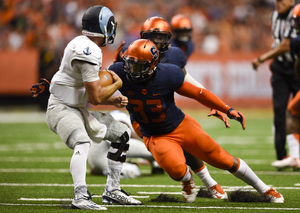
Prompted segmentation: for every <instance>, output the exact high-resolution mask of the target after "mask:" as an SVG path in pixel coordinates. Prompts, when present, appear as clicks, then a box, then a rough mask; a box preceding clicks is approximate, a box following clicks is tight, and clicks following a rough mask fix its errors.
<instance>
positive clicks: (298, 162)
mask: <svg viewBox="0 0 300 213" xmlns="http://www.w3.org/2000/svg"><path fill="white" fill-rule="evenodd" d="M271 165H272V166H274V167H276V168H278V169H283V168H286V167H297V168H300V159H299V158H293V157H291V156H289V157H287V158H285V159H283V160H277V161H274V162H273V163H272V164H271Z"/></svg>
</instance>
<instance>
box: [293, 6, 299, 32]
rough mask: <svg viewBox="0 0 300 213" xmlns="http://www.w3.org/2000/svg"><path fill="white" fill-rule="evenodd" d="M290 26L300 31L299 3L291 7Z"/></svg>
mask: <svg viewBox="0 0 300 213" xmlns="http://www.w3.org/2000/svg"><path fill="white" fill-rule="evenodd" d="M292 26H293V27H294V28H295V29H296V32H297V33H300V4H297V5H296V6H295V7H294V9H293V15H292Z"/></svg>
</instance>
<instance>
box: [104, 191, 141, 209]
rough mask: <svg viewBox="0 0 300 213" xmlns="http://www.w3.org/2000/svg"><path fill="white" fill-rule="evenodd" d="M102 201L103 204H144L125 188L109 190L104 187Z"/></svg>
mask: <svg viewBox="0 0 300 213" xmlns="http://www.w3.org/2000/svg"><path fill="white" fill-rule="evenodd" d="M102 203H103V204H113V203H116V204H120V205H143V203H142V202H141V201H139V200H136V199H134V198H133V197H130V196H129V195H128V194H127V193H126V192H125V191H124V190H123V189H121V190H119V189H115V190H112V191H111V192H110V191H107V190H106V189H104V192H103V194H102Z"/></svg>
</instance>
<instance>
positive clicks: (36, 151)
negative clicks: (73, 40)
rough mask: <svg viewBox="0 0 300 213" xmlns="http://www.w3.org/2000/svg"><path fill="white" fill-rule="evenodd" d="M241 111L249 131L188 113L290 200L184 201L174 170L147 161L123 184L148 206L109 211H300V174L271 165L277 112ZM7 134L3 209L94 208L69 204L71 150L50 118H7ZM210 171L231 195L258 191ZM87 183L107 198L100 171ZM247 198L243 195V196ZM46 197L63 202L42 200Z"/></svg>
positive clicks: (0, 145)
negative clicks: (157, 171)
mask: <svg viewBox="0 0 300 213" xmlns="http://www.w3.org/2000/svg"><path fill="white" fill-rule="evenodd" d="M241 111H242V112H243V113H244V115H245V117H246V130H245V131H243V130H242V128H241V126H240V124H239V123H238V122H236V121H234V120H230V125H231V128H230V129H226V128H225V126H224V124H223V123H222V122H221V121H220V120H218V119H216V118H207V117H206V114H208V111H186V112H187V113H188V114H190V115H191V116H192V117H194V118H195V119H196V120H198V121H199V122H200V124H201V125H202V128H203V129H204V130H205V131H206V132H207V133H209V134H210V135H211V136H212V137H213V138H214V139H215V140H216V141H217V142H218V143H219V144H220V145H221V146H222V147H223V148H225V149H226V150H227V151H228V152H229V153H230V154H232V155H233V156H237V157H240V158H242V159H243V160H245V161H246V162H247V163H248V164H249V166H250V167H251V168H252V169H253V170H254V171H255V173H256V174H257V175H258V176H259V177H260V178H261V179H262V180H263V181H264V182H265V183H266V184H268V185H272V186H273V187H274V188H275V189H277V190H278V191H279V192H280V193H282V194H283V196H284V198H285V200H286V202H285V203H284V204H272V203H266V202H225V201H224V200H216V199H210V198H205V196H202V197H197V199H196V201H195V202H194V203H184V202H182V201H183V198H182V196H181V194H180V192H181V189H180V183H179V182H176V181H174V180H172V179H171V178H170V177H169V176H168V175H167V174H163V175H151V169H150V167H149V166H147V165H143V166H140V169H141V171H142V176H141V177H139V178H136V179H122V180H121V186H122V188H123V189H124V190H125V191H126V192H129V193H130V194H131V195H133V196H143V197H141V198H137V199H139V200H141V201H142V202H143V203H144V205H143V206H142V207H140V206H134V207H132V206H118V205H113V206H107V208H108V210H107V211H106V212H116V211H118V212H128V213H129V212H130V213H133V212H149V213H151V212H156V213H157V212H173V213H176V212H195V211H201V212H266V211H270V210H271V211H273V212H287V211H288V212H293V211H295V212H297V211H298V212H299V211H300V202H299V195H300V178H299V175H300V172H293V171H291V169H290V168H287V169H284V170H283V171H280V172H279V171H277V170H276V169H274V168H272V167H271V165H270V164H271V162H272V161H273V160H275V151H274V145H273V138H272V132H271V129H272V128H271V126H272V112H271V111H270V110H241ZM2 122H3V121H2ZM0 135H1V141H0V153H1V154H0V173H1V175H0V212H22V213H23V212H74V211H80V212H86V211H87V210H72V209H69V208H70V204H71V199H72V198H73V196H74V195H73V186H72V177H71V174H70V173H69V164H70V158H71V156H72V150H70V149H68V148H67V147H66V146H65V145H64V144H63V142H62V141H61V140H60V138H59V137H58V136H57V135H56V134H54V133H53V132H51V131H50V130H49V129H48V127H47V125H46V124H45V123H1V124H0ZM131 160H133V161H134V159H131ZM208 169H209V171H210V173H211V176H212V177H213V178H214V179H215V180H216V181H217V182H219V183H220V185H221V186H222V187H223V189H225V191H227V193H228V194H229V196H230V195H231V193H232V191H237V190H238V189H240V188H242V187H244V189H245V190H246V191H247V193H251V194H252V195H253V196H254V197H255V196H256V192H255V191H252V190H253V188H251V187H247V185H246V184H245V183H244V182H242V181H241V180H239V179H237V178H235V177H234V176H233V175H231V174H229V173H228V172H227V171H222V170H219V169H215V168H213V167H211V166H209V165H208ZM194 179H195V182H196V186H197V187H198V189H199V188H200V187H203V183H202V182H201V181H200V180H199V178H198V177H196V176H194ZM87 183H88V189H89V191H90V192H91V194H95V195H96V196H94V197H93V201H94V202H96V203H99V204H100V203H101V195H102V193H103V189H104V186H105V183H106V177H104V176H93V175H91V174H90V173H89V172H88V174H87ZM249 191H250V192H249ZM162 192H168V193H170V192H172V193H171V194H168V195H167V196H160V197H162V199H166V201H164V202H161V200H160V199H158V197H159V195H160V194H161V193H162ZM204 194H205V193H204ZM233 195H234V194H233ZM240 196H242V195H240V194H238V197H240ZM29 198H30V200H28V199H29ZM42 198H45V199H46V198H47V199H49V198H52V199H53V198H56V199H58V200H48V201H45V200H44V201H42V200H40V199H42ZM33 199H39V200H33ZM177 201H178V202H177Z"/></svg>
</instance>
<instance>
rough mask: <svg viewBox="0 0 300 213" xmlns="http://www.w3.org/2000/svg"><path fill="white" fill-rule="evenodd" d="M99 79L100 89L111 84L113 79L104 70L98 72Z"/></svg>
mask: <svg viewBox="0 0 300 213" xmlns="http://www.w3.org/2000/svg"><path fill="white" fill-rule="evenodd" d="M99 78H100V82H101V86H102V87H106V86H108V85H111V84H112V83H113V78H112V76H111V74H110V73H109V72H107V71H105V70H101V71H100V72H99Z"/></svg>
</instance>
